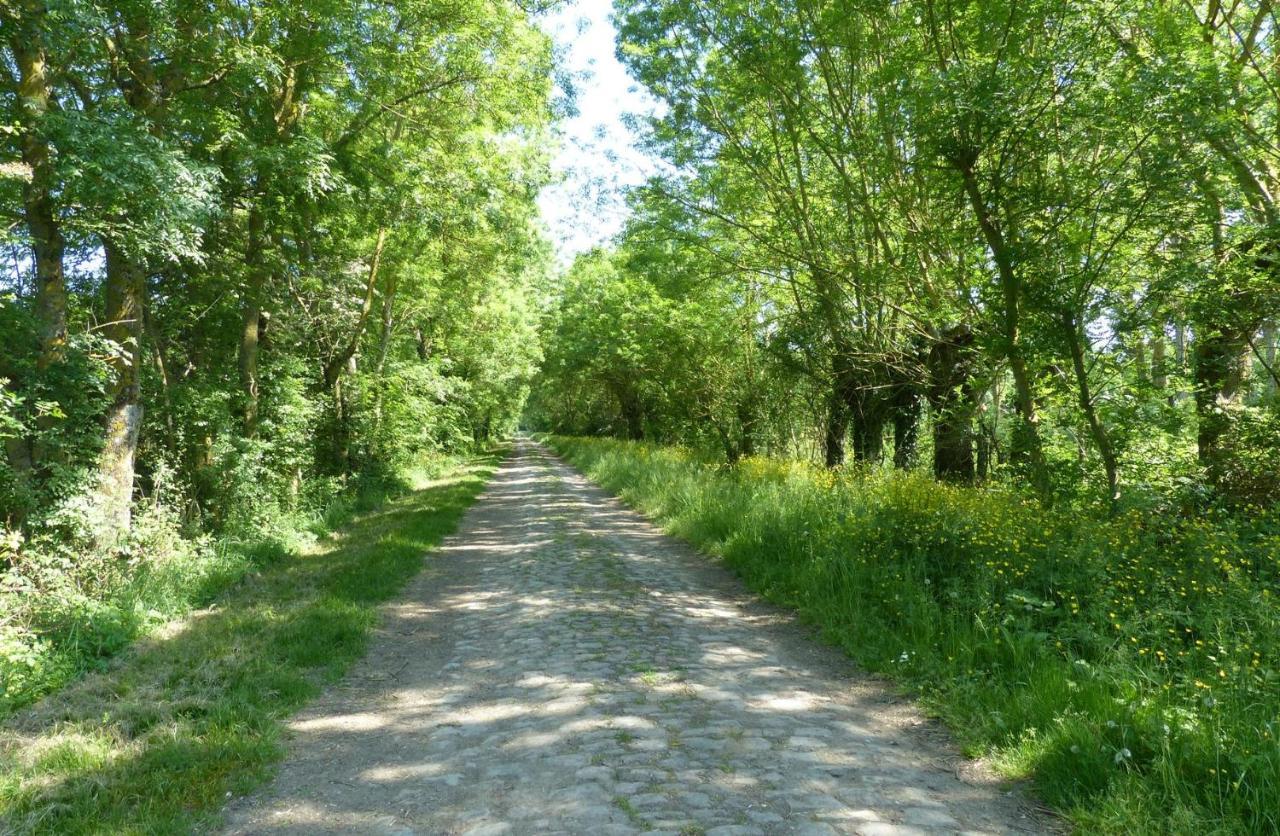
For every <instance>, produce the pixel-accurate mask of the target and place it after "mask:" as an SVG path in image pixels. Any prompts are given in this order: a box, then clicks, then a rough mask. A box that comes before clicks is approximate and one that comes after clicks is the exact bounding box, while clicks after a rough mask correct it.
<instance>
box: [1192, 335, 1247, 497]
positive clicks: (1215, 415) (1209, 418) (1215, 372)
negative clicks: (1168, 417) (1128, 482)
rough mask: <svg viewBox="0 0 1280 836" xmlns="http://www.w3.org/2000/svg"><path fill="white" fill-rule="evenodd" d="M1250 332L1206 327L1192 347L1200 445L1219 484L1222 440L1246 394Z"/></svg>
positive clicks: (1199, 450) (1206, 465)
mask: <svg viewBox="0 0 1280 836" xmlns="http://www.w3.org/2000/svg"><path fill="white" fill-rule="evenodd" d="M1249 336H1251V335H1250V334H1246V333H1244V332H1242V331H1232V330H1226V329H1218V330H1209V329H1205V330H1203V331H1201V332H1200V333H1197V334H1196V339H1195V342H1194V344H1193V347H1192V355H1193V365H1194V370H1193V371H1194V375H1195V399H1196V414H1197V416H1198V418H1199V427H1198V431H1197V434H1196V449H1197V453H1198V454H1199V458H1200V464H1201V465H1202V466H1204V468H1205V469H1206V472H1207V473H1208V476H1209V481H1210V482H1211V483H1213V484H1215V485H1216V484H1218V483H1219V481H1220V480H1221V477H1222V470H1223V465H1224V462H1223V461H1222V457H1223V450H1222V442H1223V437H1224V436H1225V435H1226V433H1227V431H1228V430H1229V429H1230V427H1231V414H1230V410H1231V408H1232V407H1234V406H1236V405H1237V404H1239V403H1240V401H1241V400H1242V398H1243V396H1244V387H1243V384H1244V381H1245V380H1246V375H1245V371H1244V368H1243V366H1244V362H1243V348H1244V347H1245V346H1246V345H1247V340H1248V337H1249Z"/></svg>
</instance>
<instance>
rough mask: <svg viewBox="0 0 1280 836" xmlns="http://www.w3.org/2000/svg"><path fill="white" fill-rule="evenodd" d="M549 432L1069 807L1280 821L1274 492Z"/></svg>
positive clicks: (1213, 825) (976, 746)
mask: <svg viewBox="0 0 1280 836" xmlns="http://www.w3.org/2000/svg"><path fill="white" fill-rule="evenodd" d="M550 440H551V442H552V443H553V445H554V446H555V447H556V448H557V449H559V450H560V451H561V452H563V453H564V454H565V455H566V456H567V457H568V458H569V459H570V461H572V462H573V463H574V464H576V465H578V466H579V467H581V468H582V469H583V470H584V471H586V472H587V473H588V475H590V476H591V477H592V478H593V479H595V480H596V481H598V482H599V483H601V484H602V485H604V486H605V487H606V488H609V489H611V490H614V491H616V492H618V493H619V494H620V495H621V496H622V497H623V498H624V499H625V500H627V501H628V502H630V503H631V504H633V505H634V506H635V507H637V508H638V509H639V510H641V511H642V512H644V513H646V514H648V515H650V516H651V517H653V518H655V519H657V520H658V521H660V522H661V523H663V524H664V525H665V526H666V528H667V529H668V530H669V531H671V532H672V533H674V534H676V535H678V536H680V537H682V538H684V539H686V540H688V541H689V542H691V543H692V544H694V545H695V546H697V547H699V548H701V549H702V550H704V551H706V552H708V553H711V554H714V555H717V556H720V557H722V558H723V559H724V560H725V562H726V563H727V564H728V565H729V566H730V567H732V568H733V569H734V570H735V571H737V572H738V573H739V574H740V575H741V576H742V577H743V578H744V579H745V580H746V581H747V583H748V584H750V585H751V586H752V587H753V588H755V589H756V590H757V591H759V592H761V593H762V594H763V595H765V596H766V597H768V598H770V599H772V600H774V601H777V602H779V603H782V604H784V605H787V606H789V607H792V608H794V609H796V610H797V611H798V612H799V613H800V614H801V615H802V617H804V618H805V619H807V620H809V621H811V622H812V623H814V624H815V625H816V626H817V627H818V628H819V629H820V630H821V631H822V633H823V635H824V636H825V637H827V638H828V639H829V640H830V641H832V642H833V643H835V644H838V645H839V646H841V647H842V648H844V649H845V650H846V651H847V652H848V653H849V654H850V655H851V656H852V657H853V658H855V659H856V660H858V661H859V662H860V663H861V664H862V665H863V666H865V667H866V668H868V669H871V670H874V671H876V672H879V673H882V674H885V675H887V676H889V677H891V678H892V679H894V680H896V681H897V682H900V683H903V684H905V685H907V686H909V687H910V688H911V689H913V690H914V691H915V692H916V693H918V694H919V695H920V696H921V697H922V699H923V702H924V704H925V705H926V706H927V707H928V708H929V709H930V710H931V711H933V712H935V713H936V714H938V715H939V716H941V717H942V718H943V719H944V720H946V721H947V723H948V724H949V725H950V727H951V728H952V729H953V730H954V732H955V734H956V737H957V739H958V740H959V742H960V743H961V745H962V746H963V747H964V748H965V749H966V750H967V751H968V752H969V753H970V754H973V755H980V756H984V757H987V758H989V759H990V760H991V761H992V762H993V763H994V764H995V765H996V766H997V767H998V768H999V769H1000V770H1001V771H1003V772H1005V773H1006V774H1008V775H1013V776H1025V777H1028V778H1029V779H1030V780H1031V781H1033V783H1034V785H1035V787H1036V789H1037V791H1038V793H1039V795H1040V797H1041V798H1043V799H1044V800H1045V801H1046V802H1048V803H1049V804H1051V805H1053V806H1054V807H1056V808H1057V809H1059V810H1061V811H1063V812H1064V813H1065V814H1067V815H1068V816H1069V817H1070V818H1072V819H1073V820H1074V821H1075V822H1076V823H1077V824H1078V825H1080V826H1081V827H1082V828H1083V829H1085V830H1089V831H1095V832H1096V831H1103V832H1117V833H1131V832H1173V833H1262V832H1276V831H1277V829H1280V744H1277V742H1276V734H1277V732H1280V604H1277V597H1278V595H1280V512H1277V511H1275V510H1272V511H1264V510H1262V509H1254V513H1252V514H1250V515H1243V514H1240V515H1229V514H1221V515H1209V514H1206V515H1204V516H1200V517H1195V518H1166V517H1161V516H1159V515H1156V514H1149V513H1141V512H1136V511H1135V512H1132V513H1125V514H1121V515H1119V516H1118V517H1116V518H1113V519H1108V518H1104V517H1094V516H1091V515H1090V514H1088V513H1085V512H1081V511H1078V510H1074V509H1063V510H1045V509H1043V508H1041V507H1040V506H1039V505H1038V504H1036V503H1034V502H1028V501H1025V500H1024V499H1023V498H1022V497H1020V496H1018V495H1017V494H1014V493H1010V492H1006V491H1002V490H998V489H986V490H979V489H966V488H958V487H951V486H944V485H939V484H937V483H935V482H933V481H932V480H930V479H928V478H925V477H921V476H918V475H903V474H892V475H872V476H866V475H857V474H852V473H848V474H833V473H830V472H827V471H825V470H822V469H821V468H815V467H811V466H809V465H806V464H803V463H797V462H781V461H775V460H769V459H762V458H754V459H748V460H745V461H743V462H740V463H739V464H738V465H736V466H734V467H727V466H724V465H722V464H720V465H717V464H714V463H709V462H706V461H703V460H702V459H700V458H699V457H698V456H696V455H694V454H692V453H690V452H687V451H683V450H680V449H674V448H662V447H658V446H652V445H643V444H634V443H627V442H619V441H611V440H603V439H570V438H554V437H553V438H552V439H550Z"/></svg>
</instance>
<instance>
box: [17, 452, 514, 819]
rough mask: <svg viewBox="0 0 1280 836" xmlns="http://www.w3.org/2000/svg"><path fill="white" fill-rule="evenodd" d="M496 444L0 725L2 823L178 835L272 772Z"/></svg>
mask: <svg viewBox="0 0 1280 836" xmlns="http://www.w3.org/2000/svg"><path fill="white" fill-rule="evenodd" d="M496 461H497V456H496V454H486V455H482V456H476V457H473V458H471V459H470V460H452V461H449V462H445V463H443V465H442V466H441V467H440V468H439V469H438V472H435V473H419V474H417V476H418V478H419V482H418V485H417V489H416V490H413V491H411V492H409V493H407V494H406V495H403V496H400V497H398V498H395V499H391V500H389V501H385V502H382V503H380V504H379V505H378V507H377V509H376V510H372V511H366V512H365V513H358V514H354V517H353V516H352V514H353V513H354V509H348V510H347V511H341V512H339V511H334V512H333V514H332V515H331V519H330V520H329V522H328V523H324V522H323V521H317V522H316V525H317V526H322V527H323V526H325V525H328V524H337V523H340V522H344V521H345V522H346V523H347V524H346V525H344V526H343V529H342V531H341V532H340V534H339V535H338V536H334V537H321V538H320V539H318V540H315V541H310V542H308V541H305V540H300V541H299V542H298V543H295V544H293V545H290V544H288V543H284V542H280V541H272V542H273V543H274V545H273V546H272V547H271V548H270V549H268V550H265V551H263V552H262V553H260V554H257V555H256V556H255V558H254V559H253V561H252V563H251V565H250V566H249V568H248V569H247V570H245V571H239V572H238V573H236V574H234V576H232V577H230V578H226V579H224V580H228V581H230V580H235V581H236V582H235V583H234V584H232V585H231V586H229V587H226V585H225V584H223V586H224V588H222V589H221V590H220V591H219V592H217V593H216V594H215V593H213V592H212V591H211V590H210V599H209V602H208V603H209V604H210V606H208V607H207V608H206V609H204V610H202V611H200V612H198V613H194V614H193V615H191V616H190V617H189V618H187V619H186V620H183V621H178V622H174V623H172V624H170V625H168V626H167V628H166V629H162V630H160V631H152V632H150V633H149V634H147V635H145V636H143V637H141V638H140V639H138V640H137V641H136V642H134V643H133V645H132V646H130V647H129V648H128V649H127V650H125V651H124V652H122V653H120V654H119V655H118V656H117V657H116V658H115V659H114V660H112V661H111V662H110V663H109V664H107V665H104V666H103V670H101V671H100V672H98V673H94V674H91V675H89V676H86V677H83V678H81V679H79V680H78V681H75V682H72V683H70V684H67V685H65V687H63V688H62V689H61V690H60V691H59V692H58V693H55V694H53V695H51V696H47V697H45V698H44V699H43V700H42V701H40V702H38V703H37V704H35V705H34V706H31V707H28V708H26V709H24V710H20V711H17V712H16V713H14V714H12V715H11V716H10V717H8V718H7V720H6V721H5V722H4V723H3V724H0V833H51V834H69V833H112V834H115V833H139V834H141V833H186V832H191V831H192V830H194V829H197V828H199V827H203V826H206V825H208V824H210V823H212V822H213V821H215V820H216V816H217V811H218V809H219V808H220V807H221V806H222V804H223V803H225V800H226V797H227V795H228V794H230V793H234V792H241V791H244V790H246V789H248V788H250V787H252V786H253V785H255V784H257V783H259V782H261V781H262V780H264V779H265V778H266V777H268V775H269V774H270V770H271V766H272V764H273V763H274V762H275V761H276V760H277V759H278V758H279V756H280V753H281V749H280V745H279V744H280V736H281V722H280V721H281V719H282V718H283V717H285V716H287V715H288V714H289V713H291V712H292V711H294V710H296V709H297V708H298V707H299V706H300V705H302V704H303V703H304V702H305V701H306V700H307V699H309V698H310V697H312V696H314V695H315V694H316V693H317V692H318V690H319V689H320V687H321V686H322V685H323V684H324V683H326V682H329V681H332V680H333V679H334V678H336V677H337V676H339V675H340V674H341V673H342V672H343V671H344V670H346V668H347V666H348V665H349V664H350V663H351V662H353V661H354V660H355V659H357V658H359V656H360V655H361V654H362V653H363V652H364V648H365V644H366V641H367V639H368V636H369V633H370V631H371V629H372V627H373V625H374V623H375V621H376V617H377V606H378V604H379V603H380V602H381V601H384V600H386V599H387V598H389V597H391V596H392V595H394V594H395V593H396V592H397V591H399V590H400V589H401V587H402V586H403V585H404V584H405V583H406V582H407V581H408V580H409V579H410V578H411V577H413V575H414V574H415V573H417V572H418V571H419V570H420V569H421V567H422V562H423V559H424V556H425V555H426V554H427V552H428V550H429V549H430V548H431V547H433V546H435V545H436V544H437V543H439V542H440V541H441V539H443V538H444V536H445V535H446V534H448V533H449V532H450V531H451V530H453V528H454V527H455V526H456V524H457V522H458V520H459V519H460V517H461V516H462V513H463V512H464V511H465V510H466V508H467V507H468V506H469V505H470V504H471V502H472V500H473V499H474V498H475V497H476V495H477V494H478V493H479V492H480V490H481V488H482V487H483V486H484V483H485V482H486V481H487V479H488V476H489V474H490V473H492V471H493V468H494V466H495V464H496Z"/></svg>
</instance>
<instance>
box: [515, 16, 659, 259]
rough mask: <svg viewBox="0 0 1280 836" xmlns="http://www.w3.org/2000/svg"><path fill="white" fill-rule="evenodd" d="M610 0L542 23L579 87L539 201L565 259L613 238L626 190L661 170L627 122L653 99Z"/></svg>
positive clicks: (619, 223)
mask: <svg viewBox="0 0 1280 836" xmlns="http://www.w3.org/2000/svg"><path fill="white" fill-rule="evenodd" d="M611 11H612V4H611V3H610V2H609V0H573V2H570V3H569V4H567V5H565V6H562V7H560V8H559V9H557V10H556V12H554V13H553V14H550V15H548V16H547V18H546V19H545V20H544V21H543V23H542V25H543V28H544V29H545V30H546V31H547V32H549V33H550V34H551V35H552V37H553V38H554V39H555V42H556V45H557V47H558V49H559V50H560V51H561V52H562V60H563V65H564V68H565V69H566V70H567V71H568V72H569V74H570V77H571V79H572V84H573V86H574V90H575V92H576V104H577V115H576V116H573V117H572V118H570V119H567V120H565V121H564V123H563V124H562V125H561V134H562V136H561V143H560V150H559V153H558V154H557V156H556V158H555V161H554V163H553V167H554V169H555V172H556V174H557V176H558V177H559V178H561V179H560V180H559V181H558V182H556V183H554V184H552V185H551V186H550V187H548V188H547V189H545V190H544V191H543V192H542V195H541V197H540V198H539V201H538V205H539V208H540V209H541V212H542V217H543V220H544V221H545V222H546V224H547V227H548V229H549V230H550V232H551V237H552V240H553V241H554V242H555V244H556V252H557V255H558V256H559V259H560V261H561V262H562V263H564V264H568V263H569V262H570V261H572V259H573V257H574V256H575V255H577V254H578V253H580V252H583V251H585V250H588V249H591V248H592V247H594V246H596V245H598V244H602V243H605V242H607V241H608V240H609V239H610V238H612V237H613V236H614V235H615V234H616V233H617V232H618V231H619V230H621V228H622V224H623V222H624V221H625V220H626V205H625V202H624V198H623V191H624V189H625V188H626V187H627V186H634V185H638V184H640V183H642V182H643V181H644V179H645V177H647V176H648V175H649V174H650V173H651V172H652V171H653V170H654V168H655V166H654V163H653V161H652V160H650V159H648V158H647V157H646V156H645V155H644V154H643V153H642V152H641V151H640V150H639V149H638V148H637V147H636V137H635V134H634V133H633V132H632V131H631V130H630V129H629V128H628V127H627V126H626V124H625V123H624V117H625V116H626V115H627V114H648V113H652V112H653V110H654V108H655V103H654V101H653V100H652V99H651V98H650V97H649V96H648V95H647V94H646V93H645V92H644V91H643V90H642V89H641V88H640V85H639V84H638V83H637V82H636V81H635V80H634V79H632V78H631V77H630V76H629V75H627V71H626V69H624V68H623V66H622V64H621V63H619V62H618V59H617V58H616V57H615V56H614V45H615V39H616V35H617V32H616V30H615V29H614V28H613V24H612V22H611V21H610V20H609V16H610V13H611Z"/></svg>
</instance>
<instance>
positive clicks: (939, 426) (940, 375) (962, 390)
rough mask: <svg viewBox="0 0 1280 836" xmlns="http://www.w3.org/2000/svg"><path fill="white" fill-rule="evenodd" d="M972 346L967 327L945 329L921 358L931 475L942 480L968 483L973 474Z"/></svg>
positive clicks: (971, 479)
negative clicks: (929, 416)
mask: <svg viewBox="0 0 1280 836" xmlns="http://www.w3.org/2000/svg"><path fill="white" fill-rule="evenodd" d="M972 345H973V333H972V332H971V331H970V330H969V328H968V327H966V326H958V327H953V328H949V329H947V330H945V331H943V332H942V333H940V334H939V335H938V336H937V339H935V340H934V341H933V344H932V345H931V346H930V347H929V355H928V357H927V358H926V360H925V364H926V368H927V369H928V388H927V390H926V391H927V394H928V398H929V407H930V410H931V411H932V413H933V475H934V477H935V478H937V479H939V480H941V481H944V482H959V483H962V484H970V483H972V482H973V481H974V477H975V468H976V464H975V462H974V450H973V442H974V438H973V413H974V410H975V408H976V405H975V403H974V398H973V358H972ZM987 464H988V463H987V462H984V466H986V465H987Z"/></svg>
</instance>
